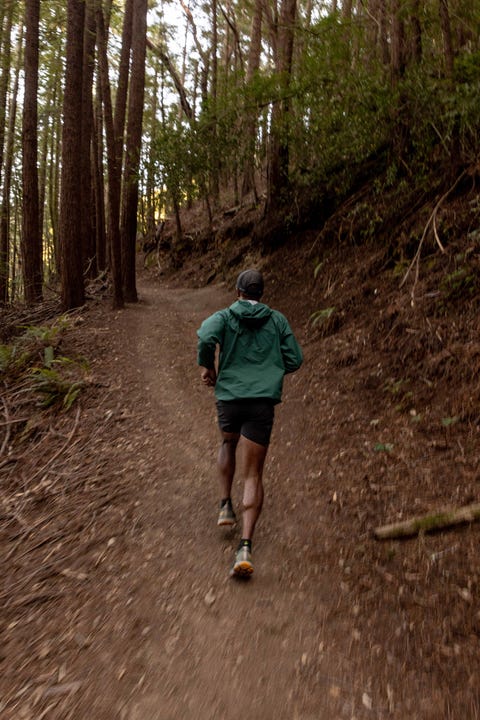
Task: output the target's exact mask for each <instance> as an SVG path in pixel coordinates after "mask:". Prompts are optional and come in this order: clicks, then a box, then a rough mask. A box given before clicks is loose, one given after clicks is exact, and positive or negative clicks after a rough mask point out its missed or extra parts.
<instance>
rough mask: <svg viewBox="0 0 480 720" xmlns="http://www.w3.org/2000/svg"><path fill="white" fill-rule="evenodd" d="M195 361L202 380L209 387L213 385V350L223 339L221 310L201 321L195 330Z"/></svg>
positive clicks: (214, 379) (215, 378)
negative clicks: (196, 337)
mask: <svg viewBox="0 0 480 720" xmlns="http://www.w3.org/2000/svg"><path fill="white" fill-rule="evenodd" d="M197 335H198V346H197V363H198V365H199V366H200V377H201V379H202V382H203V383H205V385H208V386H209V387H211V386H213V385H215V382H216V380H217V373H216V370H215V350H216V347H217V345H221V343H222V340H223V316H222V314H221V312H217V313H214V314H213V315H211V316H210V317H208V318H207V319H206V320H204V321H203V323H202V324H201V326H200V327H199V329H198V330H197Z"/></svg>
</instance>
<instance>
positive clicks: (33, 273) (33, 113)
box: [21, 0, 42, 305]
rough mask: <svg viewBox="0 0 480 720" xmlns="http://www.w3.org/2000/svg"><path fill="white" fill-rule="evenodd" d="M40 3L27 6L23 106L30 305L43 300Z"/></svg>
mask: <svg viewBox="0 0 480 720" xmlns="http://www.w3.org/2000/svg"><path fill="white" fill-rule="evenodd" d="M39 23H40V0H26V2H25V28H26V34H25V95H24V103H23V131H22V150H23V182H22V185H23V221H22V240H21V252H22V271H23V284H24V296H25V302H26V303H27V305H32V304H34V303H36V302H40V301H41V299H42V237H41V231H40V223H39V201H38V169H37V161H38V134H37V132H38V131H37V126H38V107H37V95H38V58H39V39H38V33H39Z"/></svg>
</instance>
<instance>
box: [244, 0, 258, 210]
mask: <svg viewBox="0 0 480 720" xmlns="http://www.w3.org/2000/svg"><path fill="white" fill-rule="evenodd" d="M262 17H263V3H262V0H256V1H255V7H254V11H253V18H252V29H251V40H250V48H249V53H248V63H247V74H246V86H247V92H248V86H249V85H250V84H251V83H252V81H253V79H254V77H255V74H256V73H257V72H258V69H259V67H260V54H261V52H262ZM247 103H248V100H247ZM257 117H258V111H257V109H252V108H248V107H247V108H245V120H244V122H245V129H244V137H245V150H244V152H245V159H244V163H243V182H242V193H241V194H242V198H244V197H245V196H246V195H247V194H248V193H249V192H251V191H252V190H253V192H254V195H255V200H256V199H257V192H256V187H255V146H256V138H257Z"/></svg>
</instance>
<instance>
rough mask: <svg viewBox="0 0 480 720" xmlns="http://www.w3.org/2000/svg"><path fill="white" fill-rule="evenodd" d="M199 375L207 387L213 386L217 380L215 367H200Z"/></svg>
mask: <svg viewBox="0 0 480 720" xmlns="http://www.w3.org/2000/svg"><path fill="white" fill-rule="evenodd" d="M200 377H201V378H202V382H203V383H204V384H205V385H207V386H208V387H213V386H214V385H215V383H216V382H217V373H216V372H215V368H206V367H202V368H200Z"/></svg>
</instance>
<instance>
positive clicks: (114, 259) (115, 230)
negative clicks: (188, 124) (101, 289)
mask: <svg viewBox="0 0 480 720" xmlns="http://www.w3.org/2000/svg"><path fill="white" fill-rule="evenodd" d="M95 15H96V20H97V45H98V63H99V75H100V87H101V95H102V103H103V113H104V122H105V137H106V143H107V168H108V244H109V249H110V268H111V274H112V283H113V297H112V304H113V307H114V309H119V308H122V307H123V306H124V298H123V289H122V252H121V244H120V173H119V171H118V168H117V154H116V143H115V129H114V124H113V111H112V96H111V92H110V80H109V76H108V59H107V36H106V31H105V19H104V16H103V10H102V5H101V1H100V0H97V5H96V11H95Z"/></svg>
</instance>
